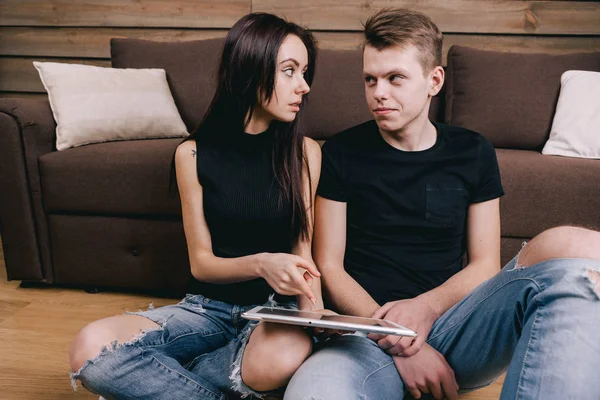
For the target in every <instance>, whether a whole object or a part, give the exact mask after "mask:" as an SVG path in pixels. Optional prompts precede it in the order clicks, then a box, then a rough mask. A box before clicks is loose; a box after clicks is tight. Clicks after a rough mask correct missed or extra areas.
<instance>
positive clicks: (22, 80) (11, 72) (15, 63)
mask: <svg viewBox="0 0 600 400" xmlns="http://www.w3.org/2000/svg"><path fill="white" fill-rule="evenodd" d="M33 61H50V62H64V60H62V59H52V58H22V57H0V91H8V92H45V89H44V86H43V85H42V81H41V80H40V77H39V74H38V72H37V70H36V69H35V67H34V66H33ZM69 62H74V63H78V64H86V65H96V66H99V67H110V60H77V59H71V60H69Z"/></svg>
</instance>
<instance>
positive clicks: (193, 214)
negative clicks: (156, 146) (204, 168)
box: [175, 140, 320, 301]
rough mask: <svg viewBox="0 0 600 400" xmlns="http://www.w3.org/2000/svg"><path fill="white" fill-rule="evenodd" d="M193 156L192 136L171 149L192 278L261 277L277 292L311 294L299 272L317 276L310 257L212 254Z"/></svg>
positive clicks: (215, 280) (236, 279)
mask: <svg viewBox="0 0 600 400" xmlns="http://www.w3.org/2000/svg"><path fill="white" fill-rule="evenodd" d="M195 157H197V155H196V143H195V142H194V141H192V140H189V141H186V142H184V143H182V144H181V145H179V147H178V148H177V151H176V152H175V168H176V173H177V186H178V188H179V195H180V197H181V210H182V216H183V227H184V231H185V238H186V241H187V245H188V253H189V258H190V266H191V270H192V275H193V276H194V278H196V279H197V280H199V281H203V282H211V283H232V282H241V281H247V280H251V279H254V278H258V277H262V278H264V279H265V280H266V281H267V282H268V283H269V285H271V287H272V288H273V289H275V291H276V292H277V293H280V294H283V295H298V294H301V293H302V294H304V295H306V296H308V297H311V298H315V295H314V294H313V293H312V290H311V289H310V287H309V285H308V284H307V283H306V281H305V280H304V278H303V272H305V271H308V272H309V273H310V274H311V275H313V276H318V275H319V272H318V270H317V268H316V267H315V266H314V264H313V263H312V261H307V260H306V259H304V258H303V257H300V256H297V255H293V254H285V253H259V254H253V255H249V256H244V257H236V258H223V257H216V256H215V255H214V254H213V251H212V242H211V237H210V232H209V230H208V225H207V223H206V219H205V217H204V207H203V200H202V199H203V196H202V186H201V185H200V184H199V181H198V172H197V167H196V159H195ZM319 297H320V296H319ZM315 301H316V299H315Z"/></svg>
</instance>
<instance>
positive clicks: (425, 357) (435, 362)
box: [393, 343, 458, 400]
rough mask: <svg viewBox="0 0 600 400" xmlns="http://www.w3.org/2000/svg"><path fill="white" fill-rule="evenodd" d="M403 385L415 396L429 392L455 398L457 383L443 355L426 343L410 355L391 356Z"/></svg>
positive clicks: (456, 396)
mask: <svg viewBox="0 0 600 400" xmlns="http://www.w3.org/2000/svg"><path fill="white" fill-rule="evenodd" d="M393 359H394V364H395V365H396V369H398V373H400V376H401V377H402V381H403V382H404V386H405V387H406V389H407V390H408V391H409V393H410V394H411V395H412V396H413V397H414V398H415V399H420V398H421V395H422V394H423V393H431V394H432V395H433V397H434V398H436V399H438V400H441V399H448V400H457V399H458V383H456V378H455V377H454V371H453V370H452V368H450V365H448V363H447V362H446V359H445V358H444V356H442V355H441V354H440V353H438V352H437V350H435V349H434V348H433V347H431V346H430V345H428V344H427V343H426V344H425V345H423V348H422V349H421V351H419V352H418V353H417V354H415V355H414V356H412V357H393Z"/></svg>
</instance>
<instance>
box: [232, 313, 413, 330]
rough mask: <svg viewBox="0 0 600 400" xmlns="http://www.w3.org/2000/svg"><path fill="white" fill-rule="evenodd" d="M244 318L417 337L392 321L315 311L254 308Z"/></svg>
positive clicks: (243, 315)
mask: <svg viewBox="0 0 600 400" xmlns="http://www.w3.org/2000/svg"><path fill="white" fill-rule="evenodd" d="M242 318H245V319H249V320H255V321H265V322H275V323H282V324H292V325H302V326H311V327H316V328H327V329H340V330H345V331H359V332H375V333H382V334H386V335H396V336H410V337H414V336H417V332H415V331H413V330H411V329H409V328H406V327H404V326H402V325H399V324H397V323H395V322H392V321H387V320H384V319H375V318H363V317H353V316H350V315H338V314H334V315H327V314H321V313H319V312H314V311H299V310H288V309H285V308H277V307H262V306H259V307H254V308H253V309H251V310H248V311H247V312H245V313H243V314H242Z"/></svg>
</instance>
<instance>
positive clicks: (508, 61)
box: [445, 46, 600, 150]
mask: <svg viewBox="0 0 600 400" xmlns="http://www.w3.org/2000/svg"><path fill="white" fill-rule="evenodd" d="M571 69H579V70H588V71H600V52H590V53H572V54H561V55H549V54H524V53H506V52H499V51H487V50H478V49H473V48H469V47H464V46H452V47H451V48H450V51H449V53H448V67H447V74H446V108H445V115H446V116H445V121H446V122H447V123H449V124H452V125H458V126H462V127H465V128H467V129H471V130H473V131H475V132H479V133H481V134H482V135H484V136H485V137H486V138H487V139H488V140H490V141H491V142H492V143H493V144H494V146H495V147H503V148H512V149H527V150H540V149H541V148H542V147H543V146H544V143H546V141H547V140H548V136H549V135H550V128H551V127H552V119H553V117H554V112H555V110H556V103H557V101H558V96H559V92H560V77H561V75H562V73H563V72H565V71H568V70H571Z"/></svg>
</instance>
